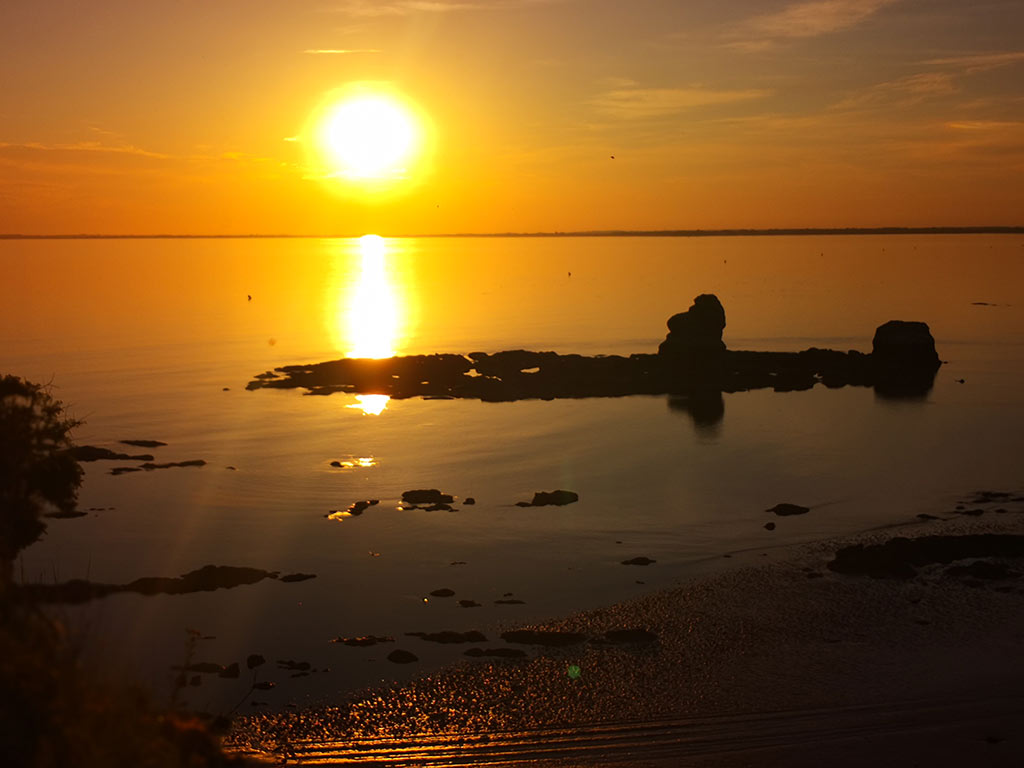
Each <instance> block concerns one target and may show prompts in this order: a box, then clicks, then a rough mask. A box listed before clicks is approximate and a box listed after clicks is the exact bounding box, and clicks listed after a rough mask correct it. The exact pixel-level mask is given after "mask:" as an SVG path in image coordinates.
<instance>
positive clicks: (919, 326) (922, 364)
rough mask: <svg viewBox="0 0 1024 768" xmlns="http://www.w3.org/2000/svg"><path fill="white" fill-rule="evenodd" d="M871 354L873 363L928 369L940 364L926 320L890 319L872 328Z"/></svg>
mask: <svg viewBox="0 0 1024 768" xmlns="http://www.w3.org/2000/svg"><path fill="white" fill-rule="evenodd" d="M871 357H872V358H873V360H874V362H875V364H876V365H879V364H880V365H886V366H893V367H897V368H931V369H932V370H934V369H936V368H938V367H939V365H941V361H940V360H939V355H938V353H937V352H936V351H935V339H934V338H932V334H931V331H929V330H928V324H927V323H920V322H907V321H904V320H890V321H889V322H887V323H884V324H883V325H880V326H878V328H877V329H876V330H875V337H874V339H872V341H871Z"/></svg>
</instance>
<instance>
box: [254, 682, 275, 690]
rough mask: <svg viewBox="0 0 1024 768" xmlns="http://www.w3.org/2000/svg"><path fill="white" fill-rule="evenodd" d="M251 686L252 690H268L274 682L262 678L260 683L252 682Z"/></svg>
mask: <svg viewBox="0 0 1024 768" xmlns="http://www.w3.org/2000/svg"><path fill="white" fill-rule="evenodd" d="M252 687H253V690H256V691H269V690H271V689H272V688H273V687H274V683H272V682H270V681H269V680H264V681H263V682H261V683H253V684H252Z"/></svg>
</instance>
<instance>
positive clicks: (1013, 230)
mask: <svg viewBox="0 0 1024 768" xmlns="http://www.w3.org/2000/svg"><path fill="white" fill-rule="evenodd" d="M804 235H1024V226H977V227H836V228H778V229H610V230H593V231H578V232H447V233H440V234H405V235H385V237H388V238H394V239H400V238H402V239H404V238H409V239H412V238H445V237H451V238H455V237H460V238H469V237H479V238H484V237H509V238H511V237H774V236H804ZM353 237H360V235H352V234H335V235H286V234H264V235H260V234H247V235H225V234H219V235H172V234H152V235H139V234H123V235H99V234H85V233H83V234H76V235H52V234H51V235H29V234H17V233H12V234H0V240H336V239H347V238H353Z"/></svg>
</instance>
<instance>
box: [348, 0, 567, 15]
mask: <svg viewBox="0 0 1024 768" xmlns="http://www.w3.org/2000/svg"><path fill="white" fill-rule="evenodd" d="M555 2H561V0H486V2H485V0H348V1H347V2H345V3H343V4H342V5H340V6H338V7H337V8H336V9H335V10H338V11H341V12H342V13H346V14H348V15H350V16H364V17H373V16H407V15H409V14H413V13H452V12H454V11H482V10H496V9H501V8H519V7H522V6H528V5H547V4H550V3H555Z"/></svg>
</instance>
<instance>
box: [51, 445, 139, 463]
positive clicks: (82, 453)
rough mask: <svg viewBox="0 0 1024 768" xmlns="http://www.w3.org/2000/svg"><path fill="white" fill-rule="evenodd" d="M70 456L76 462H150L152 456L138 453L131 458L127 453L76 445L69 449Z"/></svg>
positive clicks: (93, 446)
mask: <svg viewBox="0 0 1024 768" xmlns="http://www.w3.org/2000/svg"><path fill="white" fill-rule="evenodd" d="M71 455H72V456H74V457H75V460H76V461H82V462H84V461H111V460H117V461H152V460H153V454H151V453H140V454H138V455H136V456H132V455H131V454H128V453H118V452H117V451H112V450H110V449H109V448H97V447H96V446H95V445H76V446H75V447H74V448H72V449H71Z"/></svg>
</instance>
